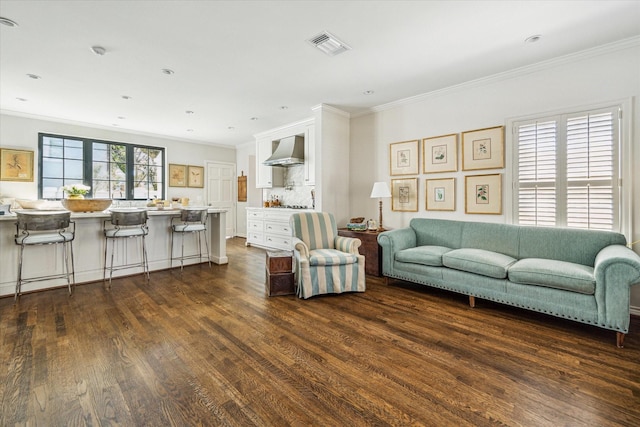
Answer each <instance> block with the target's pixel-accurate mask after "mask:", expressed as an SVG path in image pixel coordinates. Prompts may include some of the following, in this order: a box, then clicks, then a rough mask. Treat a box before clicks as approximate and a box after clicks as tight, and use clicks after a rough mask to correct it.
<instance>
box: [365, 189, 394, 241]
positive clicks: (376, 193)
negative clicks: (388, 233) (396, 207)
mask: <svg viewBox="0 0 640 427" xmlns="http://www.w3.org/2000/svg"><path fill="white" fill-rule="evenodd" d="M370 197H371V198H372V199H375V198H378V199H380V202H379V205H380V216H379V218H378V231H384V228H383V227H382V199H383V198H388V197H391V191H389V186H388V185H387V183H386V182H374V183H373V189H371V196H370Z"/></svg>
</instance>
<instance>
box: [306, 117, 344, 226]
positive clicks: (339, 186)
mask: <svg viewBox="0 0 640 427" xmlns="http://www.w3.org/2000/svg"><path fill="white" fill-rule="evenodd" d="M312 110H313V113H314V119H315V157H314V159H315V171H316V179H315V183H316V185H315V193H316V209H317V210H319V211H324V212H331V213H332V214H333V215H334V218H335V220H336V223H337V224H338V226H339V227H340V226H344V225H346V224H347V223H348V222H349V218H350V217H349V210H350V208H349V194H350V189H349V185H348V183H349V182H350V180H349V176H350V175H351V168H350V167H349V166H350V161H349V157H350V150H349V145H350V142H349V139H350V120H349V119H350V117H349V114H348V113H346V112H344V111H342V110H339V109H337V108H334V107H331V106H328V105H325V104H321V105H318V106H317V107H314V108H312Z"/></svg>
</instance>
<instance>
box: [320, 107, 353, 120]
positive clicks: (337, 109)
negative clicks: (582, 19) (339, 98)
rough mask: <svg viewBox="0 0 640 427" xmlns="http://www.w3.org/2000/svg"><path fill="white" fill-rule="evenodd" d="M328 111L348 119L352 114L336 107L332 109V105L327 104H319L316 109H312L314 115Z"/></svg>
mask: <svg viewBox="0 0 640 427" xmlns="http://www.w3.org/2000/svg"><path fill="white" fill-rule="evenodd" d="M317 110H320V111H323V112H324V111H326V112H329V113H334V114H338V115H340V116H343V117H346V118H351V114H349V113H348V112H346V111H344V110H341V109H339V108H336V107H332V106H331V105H327V104H318V105H316V106H314V107H311V111H313V112H314V113H315V112H316V111H317Z"/></svg>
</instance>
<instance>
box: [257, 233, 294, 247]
mask: <svg viewBox="0 0 640 427" xmlns="http://www.w3.org/2000/svg"><path fill="white" fill-rule="evenodd" d="M291 241H292V238H291V236H289V237H285V236H278V235H276V234H265V235H264V244H265V245H267V246H271V247H274V248H280V249H285V250H288V251H290V250H291V249H292V245H291Z"/></svg>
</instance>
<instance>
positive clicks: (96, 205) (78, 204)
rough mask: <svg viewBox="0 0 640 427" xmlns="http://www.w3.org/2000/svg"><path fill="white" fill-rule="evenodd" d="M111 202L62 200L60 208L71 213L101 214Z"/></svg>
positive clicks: (100, 200) (107, 200)
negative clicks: (62, 207)
mask: <svg viewBox="0 0 640 427" xmlns="http://www.w3.org/2000/svg"><path fill="white" fill-rule="evenodd" d="M111 202H112V200H111V199H62V206H64V207H65V208H66V209H67V210H70V211H71V212H101V211H103V210H105V209H107V208H108V207H109V206H111Z"/></svg>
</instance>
